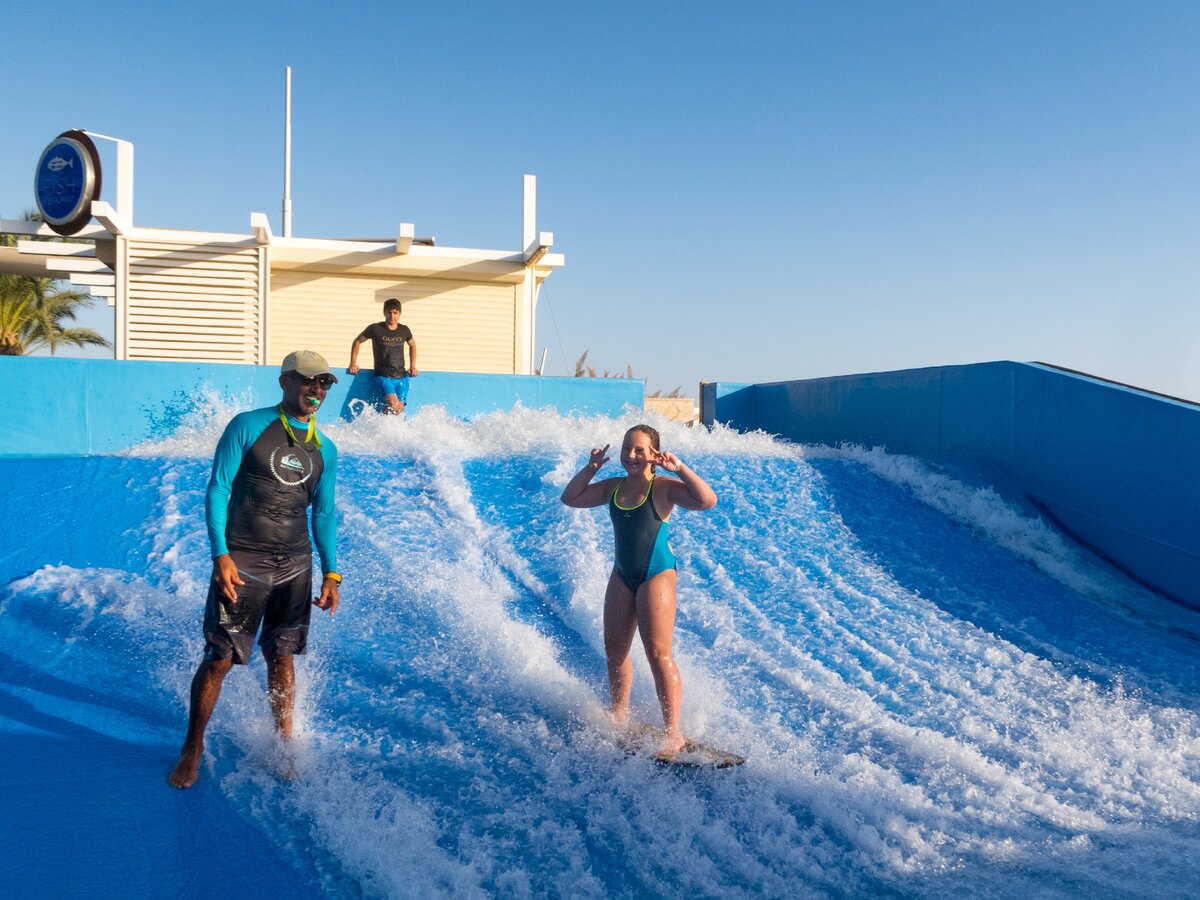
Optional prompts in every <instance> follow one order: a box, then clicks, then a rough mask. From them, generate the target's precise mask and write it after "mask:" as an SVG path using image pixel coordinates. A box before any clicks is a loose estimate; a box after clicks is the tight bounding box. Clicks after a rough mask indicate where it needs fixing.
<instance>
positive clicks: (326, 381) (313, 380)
mask: <svg viewBox="0 0 1200 900" xmlns="http://www.w3.org/2000/svg"><path fill="white" fill-rule="evenodd" d="M288 375H290V376H291V377H292V378H295V379H296V380H297V381H298V382H300V383H301V384H302V385H304V386H305V387H313V386H314V385H318V384H319V385H320V386H321V390H323V391H327V390H329V389H330V388H331V387H333V383H334V382H335V381H337V379H336V378H334V377H333V376H332V375H301V374H300V373H299V372H288Z"/></svg>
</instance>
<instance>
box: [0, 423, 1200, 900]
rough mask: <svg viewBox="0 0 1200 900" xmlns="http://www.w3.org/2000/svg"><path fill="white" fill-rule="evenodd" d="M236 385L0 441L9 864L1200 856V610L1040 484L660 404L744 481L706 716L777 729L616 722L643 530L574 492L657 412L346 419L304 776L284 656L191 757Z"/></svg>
mask: <svg viewBox="0 0 1200 900" xmlns="http://www.w3.org/2000/svg"><path fill="white" fill-rule="evenodd" d="M234 411H235V410H233V409H224V410H217V411H214V412H211V414H210V415H207V416H206V417H205V418H204V420H203V421H206V422H207V423H208V424H206V425H204V426H203V427H200V428H197V429H186V430H181V431H180V432H179V433H177V434H176V435H175V436H174V437H172V438H170V439H167V440H165V441H161V442H159V443H155V444H146V445H143V446H141V447H139V448H136V449H135V450H134V451H132V452H130V453H127V454H124V455H120V456H89V457H78V456H67V457H57V458H26V459H6V460H0V478H2V479H3V480H2V484H3V486H4V490H3V491H2V492H0V496H2V497H3V500H2V501H0V502H2V504H3V507H2V509H3V514H4V516H5V521H7V522H9V529H8V534H7V536H6V537H7V540H6V541H5V542H4V543H3V545H0V585H3V588H2V589H0V590H2V593H0V796H3V797H4V807H5V815H4V816H3V817H0V848H3V849H0V854H2V855H3V859H4V869H5V876H6V881H5V887H4V890H5V893H6V895H8V896H14V897H16V896H75V895H79V896H84V895H86V896H89V897H109V896H111V897H117V896H123V897H124V896H177V897H210V896H212V897H215V896H226V895H227V894H228V892H229V890H230V889H231V887H232V888H233V889H235V890H236V891H237V892H238V893H243V892H245V893H261V892H263V891H270V892H271V893H272V894H280V895H282V894H286V895H289V896H293V897H322V896H333V897H360V896H371V897H374V896H383V897H410V896H456V897H458V896H463V897H472V896H476V897H485V896H514V897H521V896H548V895H550V896H563V895H570V896H573V897H642V896H720V897H730V896H735V897H736V896H768V897H809V896H813V897H860V896H882V897H889V896H890V897H961V896H990V897H1021V898H1026V897H1031V896H1037V897H1078V896H1092V897H1110V896H1113V897H1115V896H1122V897H1124V896H1144V897H1173V896H1174V897H1185V896H1194V894H1195V891H1196V886H1197V884H1200V715H1198V714H1197V711H1198V698H1200V652H1198V651H1200V613H1197V612H1195V611H1193V610H1189V609H1187V608H1185V607H1182V606H1180V605H1177V604H1174V603H1172V602H1170V601H1168V600H1166V599H1164V598H1162V597H1160V596H1158V595H1156V594H1154V593H1152V592H1150V591H1148V590H1146V589H1145V588H1143V587H1141V586H1139V585H1137V584H1135V583H1133V582H1131V581H1129V580H1128V579H1126V578H1125V577H1124V576H1122V575H1121V574H1119V573H1118V572H1116V571H1115V570H1113V569H1111V568H1109V567H1107V566H1106V565H1105V564H1104V563H1102V562H1101V561H1099V560H1097V559H1095V558H1093V557H1091V556H1089V555H1088V554H1087V553H1086V552H1085V551H1083V550H1081V549H1079V548H1078V547H1077V546H1075V545H1073V544H1071V543H1070V542H1069V541H1068V540H1066V539H1064V538H1063V537H1062V536H1061V535H1060V534H1059V533H1058V532H1057V531H1055V529H1054V528H1053V527H1052V526H1051V525H1049V524H1047V523H1046V522H1044V521H1042V520H1041V519H1039V518H1038V517H1037V514H1036V512H1035V511H1033V510H1031V509H1028V508H1023V507H1021V506H1020V505H1014V504H1013V503H1011V502H1009V501H1007V500H1005V499H1003V498H1001V497H999V496H998V495H996V494H995V493H993V492H992V491H990V490H987V489H981V488H979V487H977V486H974V485H972V484H969V483H966V482H963V481H960V480H956V478H955V477H953V476H952V475H951V474H949V473H947V472H946V471H944V470H941V469H937V468H934V467H931V466H929V465H928V464H925V463H922V462H919V461H917V460H915V459H913V458H909V457H905V456H897V455H889V454H887V453H884V452H883V451H880V450H874V451H866V450H859V449H853V448H849V449H838V450H833V449H829V448H814V447H801V446H797V445H791V444H788V443H784V442H780V441H776V440H773V439H771V438H768V437H766V436H764V435H762V434H748V435H739V434H736V433H734V432H732V431H728V430H725V429H722V428H717V429H715V430H713V431H712V432H709V431H706V430H704V429H694V430H693V429H687V428H683V427H679V426H674V425H664V426H663V432H664V446H665V447H666V448H668V449H671V450H673V451H675V452H677V453H679V454H680V455H681V456H682V457H683V458H684V459H685V460H687V461H688V462H689V463H690V464H691V465H692V466H693V467H694V468H695V469H696V470H697V471H699V472H701V473H702V474H703V475H704V476H705V477H706V478H708V479H709V481H710V483H711V484H712V485H713V487H714V488H715V490H716V491H717V493H718V495H719V497H720V503H719V505H718V506H717V507H716V508H715V509H713V510H711V511H708V512H705V513H689V512H686V511H680V512H679V513H678V514H677V515H676V516H674V517H673V519H672V523H671V528H672V544H673V547H674V548H675V551H676V554H677V555H678V556H679V558H680V560H681V566H682V568H681V574H680V580H679V612H678V620H677V627H676V645H675V649H676V657H677V661H678V663H679V666H680V669H681V672H682V676H683V683H684V713H683V720H684V728H685V731H686V732H688V733H689V734H692V735H695V736H697V737H699V738H702V739H704V740H706V741H709V742H711V743H714V744H716V745H719V746H721V747H726V748H729V749H732V750H736V751H737V752H740V753H743V754H745V755H746V756H747V758H748V759H747V763H746V764H745V765H744V766H741V767H739V768H737V769H733V770H727V771H721V772H717V771H705V770H701V771H696V770H687V771H680V770H674V769H664V768H662V767H660V766H657V765H655V764H654V763H653V762H651V761H650V760H647V759H645V758H643V757H640V756H633V757H630V756H627V755H626V754H625V753H624V752H622V751H621V749H620V748H619V747H618V746H617V745H616V744H615V742H614V740H613V735H612V733H611V732H610V731H609V729H608V726H607V725H606V724H605V716H604V711H603V700H604V697H605V695H606V688H605V681H604V662H603V654H602V647H601V640H600V621H601V608H602V597H603V592H604V584H605V581H606V578H607V574H608V571H609V567H610V565H611V537H610V529H609V525H608V522H607V520H606V513H605V511H604V510H603V509H598V510H570V509H567V508H566V507H564V506H562V505H561V504H560V503H559V502H558V495H559V493H560V491H561V489H562V487H563V485H564V484H565V483H566V481H567V480H568V478H569V477H570V476H571V474H573V473H574V472H575V471H576V470H577V469H578V468H579V466H580V465H581V464H582V463H583V461H584V460H585V459H586V453H587V450H588V449H590V448H591V447H593V446H603V445H604V444H605V443H614V444H616V443H617V442H619V440H620V437H621V435H622V433H623V431H624V429H625V428H626V427H628V425H629V424H632V423H633V422H634V421H636V420H635V419H634V418H630V417H626V418H619V419H612V418H607V417H602V416H593V417H582V418H568V417H562V416H559V415H556V414H554V413H552V412H547V411H535V410H528V409H525V410H516V411H513V412H507V413H493V414H490V415H487V416H482V417H480V418H477V419H475V420H474V421H473V422H471V423H465V422H460V421H457V420H455V419H453V418H451V417H449V416H448V415H446V414H445V413H443V412H442V411H440V410H438V409H437V408H427V409H424V410H421V411H420V412H419V413H417V414H416V415H415V416H413V417H412V418H411V419H408V420H396V419H391V418H386V417H382V416H377V415H373V414H369V413H368V414H366V415H364V416H363V417H362V418H360V419H357V420H355V421H353V422H335V423H333V424H331V425H329V432H330V434H331V435H332V436H333V438H334V439H335V440H336V441H337V442H338V445H339V448H340V451H341V482H340V484H339V497H338V507H339V515H340V520H341V526H340V534H341V540H340V545H341V552H340V557H341V560H342V570H343V573H344V575H345V583H344V586H343V601H342V608H341V611H340V612H339V613H338V615H337V617H336V618H334V619H332V620H331V619H329V618H328V617H327V616H324V615H323V614H317V615H315V616H314V628H313V632H314V633H313V635H312V640H311V644H310V646H311V652H310V654H309V655H308V656H307V657H306V658H304V659H303V661H302V662H300V663H299V664H298V679H299V698H298V705H297V731H298V736H297V740H296V741H295V753H296V756H297V759H298V768H299V771H298V777H296V778H295V779H294V780H292V781H290V782H289V781H285V780H282V779H281V778H279V777H278V774H277V773H278V771H279V769H280V765H281V764H280V750H279V747H278V746H277V744H276V741H275V738H274V737H273V734H272V730H271V726H270V716H269V712H268V708H267V704H266V700H265V697H264V694H263V683H264V669H263V666H262V663H261V660H257V659H256V661H255V663H254V664H253V665H251V666H249V667H248V668H247V669H244V670H238V671H235V672H233V673H232V674H231V676H230V677H229V679H228V680H227V682H226V689H225V693H224V694H223V696H222V698H221V702H220V704H219V706H218V708H217V712H216V715H215V716H214V719H213V722H212V725H211V727H210V730H209V746H208V751H209V752H208V754H207V757H206V761H205V764H204V766H203V767H202V770H201V780H200V781H199V782H198V784H197V785H196V786H195V787H194V788H192V789H191V790H189V791H176V790H174V789H172V788H170V787H168V786H167V784H166V781H165V777H166V774H167V772H168V771H169V769H170V768H171V766H172V765H173V763H174V761H175V758H176V754H177V752H178V747H179V743H180V739H181V737H182V730H183V726H184V718H185V709H186V693H187V689H188V684H189V680H190V677H191V674H192V672H193V671H194V668H195V665H196V663H197V662H198V659H199V652H200V648H201V638H200V635H199V624H200V614H201V607H202V603H203V596H204V592H205V585H206V580H207V578H208V574H209V571H210V562H209V558H208V548H207V545H206V539H205V533H204V522H203V502H204V496H203V495H204V487H205V483H206V479H207V476H208V469H209V465H210V458H211V456H210V454H211V451H212V448H213V446H214V445H215V442H216V439H217V437H218V435H219V433H220V429H221V427H222V426H223V424H224V422H225V421H227V420H228V417H229V415H231V414H232V413H233V412H234ZM631 415H632V414H631ZM634 658H635V665H636V675H635V692H634V706H635V714H636V716H637V718H638V719H639V720H641V721H645V722H653V721H654V720H655V719H656V717H657V702H656V700H655V698H654V692H653V687H652V684H651V682H650V678H649V673H648V669H647V667H646V665H645V663H644V659H643V658H642V657H641V654H640V652H639V648H638V647H636V646H635V654H634Z"/></svg>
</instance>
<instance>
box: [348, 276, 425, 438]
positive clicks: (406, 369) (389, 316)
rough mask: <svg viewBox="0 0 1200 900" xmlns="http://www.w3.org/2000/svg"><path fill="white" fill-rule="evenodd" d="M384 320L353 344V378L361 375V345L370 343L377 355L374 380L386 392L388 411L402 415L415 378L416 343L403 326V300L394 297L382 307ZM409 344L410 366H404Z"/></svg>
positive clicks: (364, 330) (351, 354) (351, 357)
mask: <svg viewBox="0 0 1200 900" xmlns="http://www.w3.org/2000/svg"><path fill="white" fill-rule="evenodd" d="M383 316H384V321H382V322H375V323H374V324H371V325H368V326H367V327H366V328H364V329H363V332H362V334H360V335H359V336H358V337H356V338H355V339H354V343H353V344H351V345H350V367H349V368H348V369H347V370H346V371H347V372H349V373H350V374H351V375H357V374H358V345H359V344H361V343H362V342H363V341H366V340H370V342H371V352H372V353H373V354H374V356H375V380H376V381H377V382H379V388H380V390H382V391H383V398H384V399H385V400H386V401H387V405H388V410H389V411H390V412H393V413H395V414H396V415H400V414H401V413H402V412H404V404H405V403H406V402H408V379H409V378H410V377H412V378H416V377H417V375H419V374H420V372H419V371H418V370H417V342H416V341H414V340H413V336H412V331H411V330H409V327H408V326H407V325H401V324H400V301H399V300H397V299H396V298H395V297H392V298H391V299H389V300H387V301H386V302H385V303H384V304H383ZM405 344H407V345H408V365H407V366H406V365H405V364H404V345H405Z"/></svg>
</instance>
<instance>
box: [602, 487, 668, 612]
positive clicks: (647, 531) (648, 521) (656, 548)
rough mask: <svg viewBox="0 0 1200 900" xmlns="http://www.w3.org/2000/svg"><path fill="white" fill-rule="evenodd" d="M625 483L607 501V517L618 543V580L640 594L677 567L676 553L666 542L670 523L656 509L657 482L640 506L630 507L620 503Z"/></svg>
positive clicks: (614, 490)
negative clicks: (641, 588)
mask: <svg viewBox="0 0 1200 900" xmlns="http://www.w3.org/2000/svg"><path fill="white" fill-rule="evenodd" d="M624 483H625V479H624V478H622V479H621V480H620V481H618V482H617V484H616V486H615V487H614V488H613V492H612V496H611V497H609V498H608V514H609V516H610V517H611V518H612V523H613V539H614V541H615V543H616V562H615V566H614V568H615V569H616V572H617V577H618V578H620V579H621V581H623V582H624V583H625V586H626V587H627V588H629V589H630V590H631V591H633V592H634V593H635V594H636V593H637V589H638V588H640V587H641V586H642V585H643V584H644V583H645V582H647V581H649V580H650V579H651V578H653V577H654V576H655V575H657V574H658V573H659V572H665V571H667V569H674V568H676V564H675V554H674V553H672V552H671V547H670V545H669V544H668V543H667V523H666V520H665V519H663V518H662V517H661V516H659V514H658V510H657V509H655V508H654V500H653V499H651V494H653V493H654V479H653V478H651V479H650V487H649V489H648V490H647V491H646V496H645V497H643V498H642V502H641V503H639V504H638V505H637V506H630V507H628V508H626V507H624V506H621V505H620V504H619V503H617V491H619V490H620V489H621V485H622V484H624Z"/></svg>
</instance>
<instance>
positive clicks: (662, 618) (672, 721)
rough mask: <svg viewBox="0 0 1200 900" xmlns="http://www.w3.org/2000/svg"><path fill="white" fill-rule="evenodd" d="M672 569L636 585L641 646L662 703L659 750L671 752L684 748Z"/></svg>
mask: <svg viewBox="0 0 1200 900" xmlns="http://www.w3.org/2000/svg"><path fill="white" fill-rule="evenodd" d="M675 579H676V573H675V570H674V569H670V570H668V571H666V572H660V573H658V574H657V575H655V576H654V577H653V578H651V579H650V580H649V581H647V582H646V583H645V584H643V585H642V586H641V587H640V588H638V592H637V624H638V629H639V630H640V631H641V633H642V646H643V647H644V648H645V650H646V659H647V660H648V661H649V662H650V671H651V672H652V673H653V674H654V689H655V690H656V691H657V692H658V702H659V704H660V705H661V706H662V716H663V725H664V727H665V728H666V735H665V736H664V738H663V745H662V747H661V749H660V751H659V752H661V753H665V754H670V753H676V752H678V751H679V750H682V749H683V744H684V740H683V734H682V732H680V730H679V709H680V706H681V705H682V703H683V683H682V682H681V681H680V679H679V669H678V668H677V667H676V665H675V657H674V656H673V655H672V652H671V643H672V639H673V637H674V633H675Z"/></svg>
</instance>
